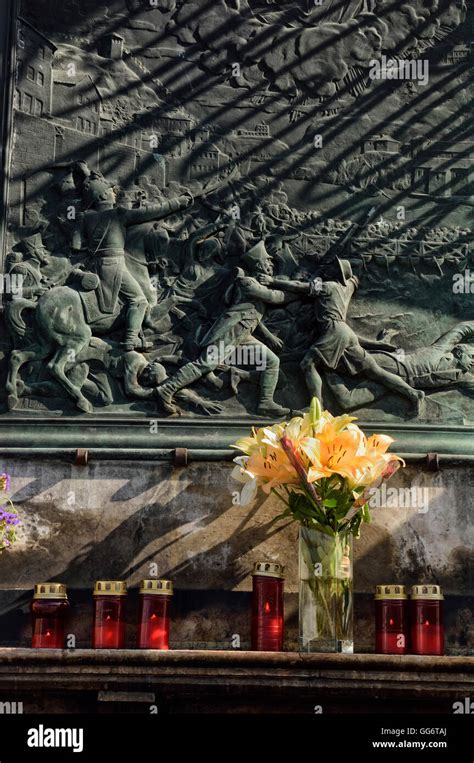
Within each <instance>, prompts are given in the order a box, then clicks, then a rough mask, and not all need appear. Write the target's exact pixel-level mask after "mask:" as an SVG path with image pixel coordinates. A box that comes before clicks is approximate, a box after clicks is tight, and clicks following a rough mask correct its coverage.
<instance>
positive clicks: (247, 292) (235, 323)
mask: <svg viewBox="0 0 474 763" xmlns="http://www.w3.org/2000/svg"><path fill="white" fill-rule="evenodd" d="M242 259H243V262H244V264H245V267H246V269H247V270H248V272H249V275H246V274H245V273H244V271H243V270H241V269H240V268H237V273H236V278H235V282H234V285H233V287H232V303H231V305H230V307H228V308H227V310H226V311H225V312H224V314H223V315H222V316H221V317H220V318H218V320H217V321H216V322H215V323H214V324H213V326H211V328H210V329H209V331H208V332H207V333H206V334H205V335H204V337H203V338H202V339H201V341H200V345H201V347H202V348H203V352H202V353H201V355H200V356H199V358H197V360H194V361H192V362H191V363H187V364H186V365H185V366H183V367H182V368H180V369H179V371H178V372H177V373H176V374H174V376H172V377H171V378H170V379H169V381H166V382H164V383H163V384H161V385H160V386H159V387H158V388H157V390H156V392H157V394H158V395H159V397H160V398H161V400H162V402H163V405H164V407H165V408H166V410H167V411H169V412H172V413H174V412H176V406H174V404H173V396H174V395H175V394H176V393H177V392H178V390H180V389H183V387H187V386H188V385H190V384H192V383H193V382H195V381H197V380H198V379H200V378H202V377H203V376H205V375H206V374H208V373H209V372H210V371H214V370H215V369H216V368H217V367H218V366H219V365H221V364H222V363H225V362H226V361H227V362H229V357H230V358H232V360H233V358H234V357H236V356H237V355H238V353H236V350H237V349H240V350H242V349H243V348H244V347H245V348H246V349H247V350H249V351H248V352H247V354H246V357H247V358H252V353H253V355H254V356H255V357H256V356H257V351H258V354H259V360H260V361H261V362H260V363H259V364H258V365H260V368H259V369H258V370H260V371H261V377H260V379H261V381H260V398H259V403H258V413H259V414H260V415H262V416H285V415H286V414H288V413H289V410H288V409H287V408H283V407H282V406H280V405H278V404H277V403H275V401H274V399H273V395H274V393H275V389H276V386H277V383H278V375H279V370H280V360H279V358H278V356H277V355H276V354H275V352H274V351H273V350H279V349H281V346H282V342H281V340H280V339H278V338H277V337H276V336H274V335H273V334H272V333H271V332H270V331H269V330H268V329H267V328H266V327H265V326H264V325H263V324H262V318H263V316H264V315H265V309H266V306H267V305H282V304H284V303H285V302H288V301H291V298H289V297H287V296H286V295H285V293H284V292H283V291H279V290H277V289H269V288H267V287H266V286H264V285H262V284H261V283H259V282H258V280H257V278H258V277H259V276H262V275H267V276H268V277H270V276H271V275H272V273H273V263H272V260H271V258H270V256H269V254H268V252H267V251H266V249H265V245H264V243H263V241H260V242H259V243H258V244H256V245H255V246H253V247H252V248H251V249H249V251H248V252H247V253H246V254H245V255H244V256H243V258H242ZM254 333H260V336H261V337H262V339H263V340H264V342H262V341H260V340H259V339H257V338H256V337H255V336H254ZM241 355H242V357H244V355H243V353H242V352H241Z"/></svg>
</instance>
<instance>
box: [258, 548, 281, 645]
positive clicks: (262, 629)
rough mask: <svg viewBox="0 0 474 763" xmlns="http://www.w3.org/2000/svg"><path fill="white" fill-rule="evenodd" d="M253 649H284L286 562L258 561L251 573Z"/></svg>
mask: <svg viewBox="0 0 474 763" xmlns="http://www.w3.org/2000/svg"><path fill="white" fill-rule="evenodd" d="M252 580H253V586H252V649H253V650H254V651H256V652H281V651H282V649H283V635H284V634H283V628H284V619H283V566H282V565H281V564H278V563H277V562H256V563H255V567H254V572H253V576H252Z"/></svg>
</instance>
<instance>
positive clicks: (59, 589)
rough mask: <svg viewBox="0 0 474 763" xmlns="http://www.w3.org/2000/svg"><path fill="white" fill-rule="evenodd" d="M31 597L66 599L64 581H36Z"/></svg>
mask: <svg viewBox="0 0 474 763" xmlns="http://www.w3.org/2000/svg"><path fill="white" fill-rule="evenodd" d="M33 599H67V588H66V586H65V585H64V583H36V584H35V592H34V594H33Z"/></svg>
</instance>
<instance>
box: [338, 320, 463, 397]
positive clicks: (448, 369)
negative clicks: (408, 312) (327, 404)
mask: <svg viewBox="0 0 474 763" xmlns="http://www.w3.org/2000/svg"><path fill="white" fill-rule="evenodd" d="M473 336H474V321H464V322H462V323H458V324H457V325H456V326H454V328H452V329H450V330H449V331H447V332H446V333H445V334H443V335H442V336H440V337H439V338H438V339H436V341H435V342H433V344H430V345H428V347H420V348H419V349H418V350H413V351H412V352H400V351H397V352H376V353H374V354H372V353H371V357H373V358H374V360H375V361H376V362H377V363H378V364H379V366H381V367H382V368H384V369H385V370H387V371H390V372H391V373H394V374H397V376H400V377H401V378H402V379H404V380H405V381H406V382H407V383H408V384H409V385H410V386H412V387H416V388H417V389H426V390H431V391H435V390H436V389H447V388H449V387H458V388H461V389H465V390H468V391H470V392H473V391H474V345H472V344H467V343H463V340H466V339H470V338H471V337H473ZM325 377H326V379H327V381H328V383H329V384H330V385H331V391H332V392H333V393H334V395H335V397H336V399H337V401H338V403H339V404H340V405H341V406H342V407H343V408H345V409H354V408H361V407H362V406H366V405H369V404H370V403H373V402H374V401H375V400H378V399H380V398H381V397H382V396H383V394H384V390H383V388H382V387H380V385H378V384H371V385H367V384H358V385H357V386H355V387H353V388H350V386H349V385H348V384H346V383H345V381H344V380H343V379H342V378H341V377H340V376H339V375H337V374H334V373H326V374H325Z"/></svg>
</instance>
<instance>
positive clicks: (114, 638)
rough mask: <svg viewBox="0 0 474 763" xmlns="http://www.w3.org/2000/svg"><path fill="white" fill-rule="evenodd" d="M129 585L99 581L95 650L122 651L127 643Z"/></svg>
mask: <svg viewBox="0 0 474 763" xmlns="http://www.w3.org/2000/svg"><path fill="white" fill-rule="evenodd" d="M126 595H127V584H126V583H124V582H123V581H122V580H98V581H97V582H96V584H95V588H94V630H93V634H92V647H93V649H122V648H123V646H124V643H125V618H124V615H125V600H126Z"/></svg>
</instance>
